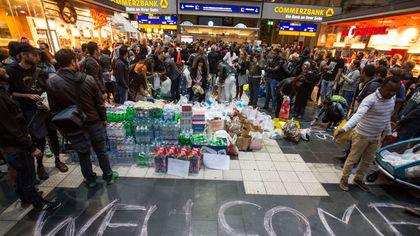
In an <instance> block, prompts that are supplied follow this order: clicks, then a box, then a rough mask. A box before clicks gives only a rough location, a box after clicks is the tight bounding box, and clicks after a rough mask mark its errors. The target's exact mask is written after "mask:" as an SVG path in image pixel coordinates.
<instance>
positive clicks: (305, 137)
mask: <svg viewBox="0 0 420 236" xmlns="http://www.w3.org/2000/svg"><path fill="white" fill-rule="evenodd" d="M310 136H311V129H310V128H308V129H301V130H300V137H301V138H302V139H303V140H304V141H309V138H310Z"/></svg>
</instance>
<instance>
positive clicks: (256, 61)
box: [248, 47, 265, 107]
mask: <svg viewBox="0 0 420 236" xmlns="http://www.w3.org/2000/svg"><path fill="white" fill-rule="evenodd" d="M261 53H262V48H260V47H259V48H257V49H256V50H255V53H254V54H255V55H254V57H253V58H252V60H251V63H250V65H249V90H250V97H249V104H248V105H250V106H253V107H257V105H258V104H257V103H258V92H259V89H260V84H261V72H262V70H263V69H264V66H265V60H264V58H263V57H262V56H261Z"/></svg>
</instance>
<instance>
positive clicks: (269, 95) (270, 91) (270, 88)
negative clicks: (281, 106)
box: [264, 79, 279, 110]
mask: <svg viewBox="0 0 420 236" xmlns="http://www.w3.org/2000/svg"><path fill="white" fill-rule="evenodd" d="M278 83H279V81H277V80H275V79H268V80H266V86H265V89H266V96H265V104H264V107H265V108H268V105H269V104H270V99H271V100H272V101H271V103H272V109H273V110H275V109H276V107H277V99H276V87H277V84H278Z"/></svg>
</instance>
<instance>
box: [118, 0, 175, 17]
mask: <svg viewBox="0 0 420 236" xmlns="http://www.w3.org/2000/svg"><path fill="white" fill-rule="evenodd" d="M110 1H112V2H115V3H117V4H120V5H123V6H125V7H126V11H127V12H129V13H146V14H176V1H175V0H110Z"/></svg>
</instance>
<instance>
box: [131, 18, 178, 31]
mask: <svg viewBox="0 0 420 236" xmlns="http://www.w3.org/2000/svg"><path fill="white" fill-rule="evenodd" d="M137 20H138V22H139V23H138V28H140V29H142V28H155V29H176V28H177V24H178V20H177V18H176V17H174V16H149V15H140V16H138V18H137Z"/></svg>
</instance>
